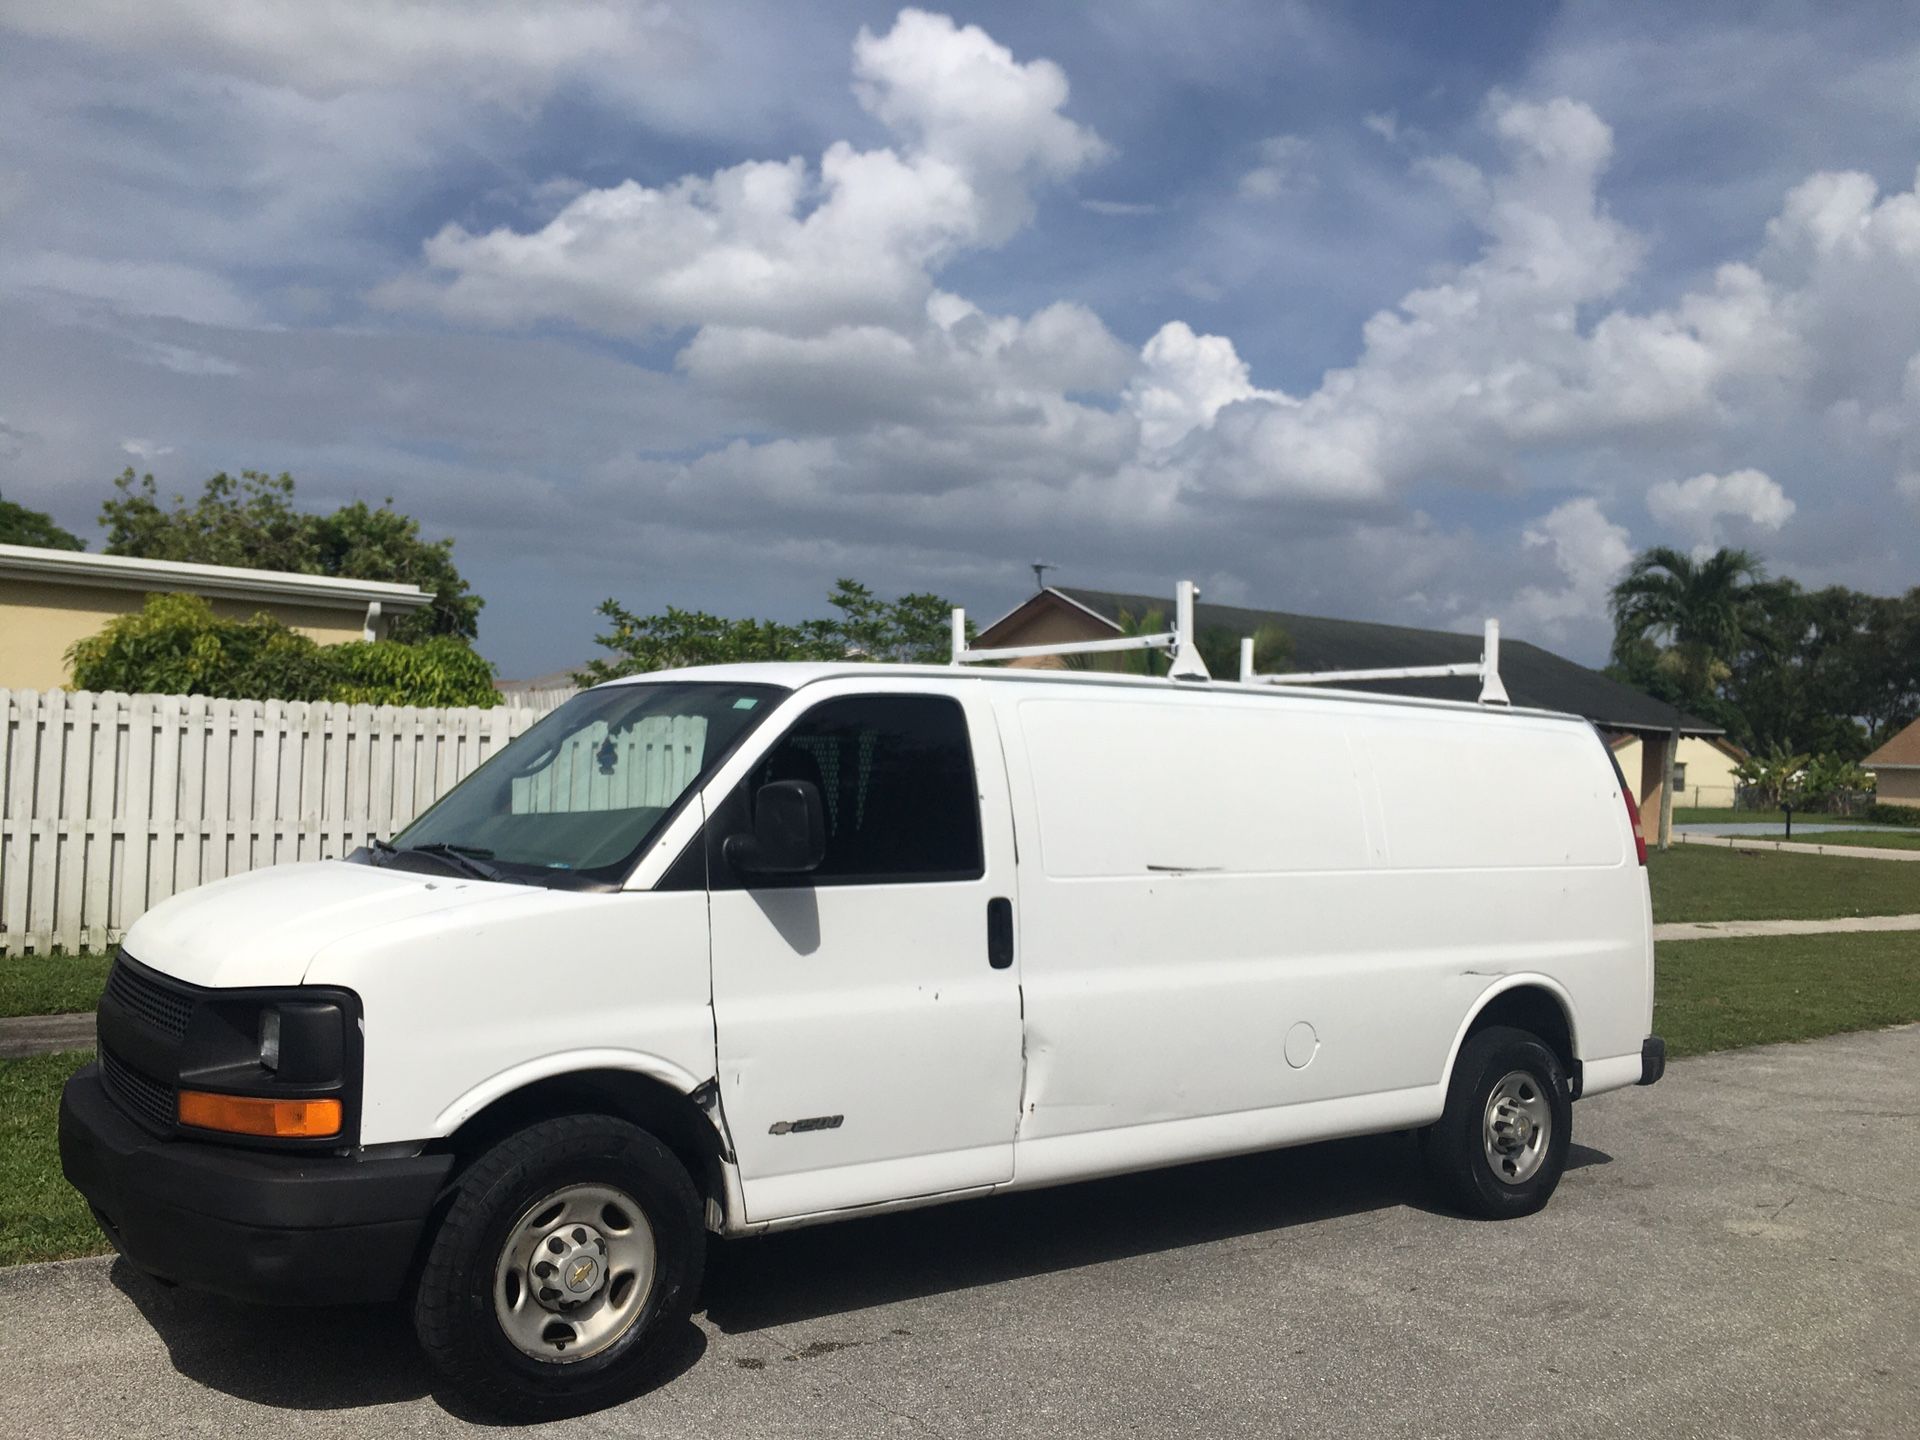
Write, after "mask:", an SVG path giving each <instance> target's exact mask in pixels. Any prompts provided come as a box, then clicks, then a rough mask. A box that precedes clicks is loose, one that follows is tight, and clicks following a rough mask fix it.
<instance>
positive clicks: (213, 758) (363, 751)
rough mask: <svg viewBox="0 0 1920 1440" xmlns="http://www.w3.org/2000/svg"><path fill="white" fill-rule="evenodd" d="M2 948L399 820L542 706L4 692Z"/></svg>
mask: <svg viewBox="0 0 1920 1440" xmlns="http://www.w3.org/2000/svg"><path fill="white" fill-rule="evenodd" d="M0 710H4V714H5V730H4V734H0V955H19V954H25V953H29V952H31V953H36V954H45V953H48V952H50V951H52V950H65V951H68V952H75V951H81V950H99V949H104V948H106V947H108V946H110V945H112V944H114V943H116V942H117V941H118V940H119V938H120V936H121V934H122V933H123V932H124V931H125V930H126V928H127V926H129V925H131V924H132V923H133V922H134V920H136V919H137V918H139V916H140V914H141V913H142V912H143V911H145V910H146V909H147V908H148V907H150V906H152V905H154V904H157V903H158V902H159V901H161V900H164V899H166V898H167V896H169V895H172V894H174V893H175V892H177V891H180V890H188V889H191V888H192V887H194V886H195V885H200V884H204V883H205V882H207V881H209V880H217V879H220V878H221V877H223V876H227V875H237V874H239V873H240V872H242V871H245V870H251V869H254V868H256V867H258V866H262V865H276V864H281V863H284V862H286V861H291V860H318V859H333V858H337V857H339V856H342V855H345V854H346V853H347V852H349V851H350V850H352V849H353V848H354V847H355V846H357V845H362V844H365V843H366V842H367V841H368V840H369V839H371V838H372V837H374V836H376V835H377V836H387V835H391V834H393V833H394V832H395V831H396V830H398V829H400V828H401V827H402V826H404V825H406V824H407V823H408V822H409V821H410V820H412V818H413V817H414V816H415V815H417V814H419V813H420V811H421V810H423V809H425V808H426V807H427V806H428V805H429V804H431V803H432V802H433V801H434V800H436V799H438V798H439V797H440V796H441V795H442V794H444V793H445V792H446V791H447V790H448V789H449V788H451V787H452V785H453V784H454V782H455V781H457V780H459V779H461V778H462V777H463V776H465V775H467V774H469V773H470V772H471V771H473V770H474V769H475V767H477V766H478V765H479V764H480V763H481V762H482V761H483V760H485V759H486V758H487V757H488V756H490V755H492V754H493V753H494V752H495V751H497V750H498V749H499V748H500V747H501V746H503V745H505V744H506V743H507V741H508V740H510V739H512V738H513V737H514V736H515V735H518V734H520V733H521V732H522V731H524V730H526V729H527V727H528V726H530V725H532V724H533V723H534V722H535V721H536V720H538V719H539V718H540V716H541V714H542V713H543V712H542V711H541V710H539V709H537V708H533V707H530V706H528V707H523V706H512V707H508V706H501V707H499V708H497V709H491V710H478V709H460V710H416V709H408V708H403V707H400V706H388V705H380V706H374V705H332V704H312V705H309V704H302V703H288V702H282V701H277V700H268V701H257V700H209V699H206V698H204V697H201V696H180V695H116V694H89V693H87V692H84V691H57V690H55V691H47V692H45V693H36V692H34V691H32V690H14V691H7V690H0Z"/></svg>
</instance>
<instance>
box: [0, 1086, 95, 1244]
mask: <svg viewBox="0 0 1920 1440" xmlns="http://www.w3.org/2000/svg"><path fill="white" fill-rule="evenodd" d="M92 1058H93V1052H92V1051H91V1050H82V1051H71V1052H68V1053H67V1054H64V1055H36V1056H34V1057H33V1058H32V1059H30V1060H0V1265H18V1264H21V1263H22V1262H23V1261H27V1260H65V1259H68V1258H70V1257H72V1256H75V1255H97V1254H99V1253H100V1252H101V1251H103V1250H107V1249H110V1248H111V1247H110V1246H109V1245H108V1244H107V1240H106V1237H105V1236H104V1235H102V1234H101V1233H100V1227H99V1226H98V1225H95V1224H94V1223H93V1216H92V1215H90V1214H89V1213H88V1212H87V1205H86V1202H85V1201H84V1200H82V1199H81V1198H80V1196H79V1195H78V1194H77V1193H76V1192H75V1191H74V1190H73V1188H72V1187H71V1186H69V1185H68V1184H67V1182H66V1180H65V1178H64V1177H63V1176H62V1175H61V1174H60V1152H59V1148H58V1141H57V1138H56V1117H57V1115H58V1111H59V1104H60V1087H61V1086H62V1085H64V1084H66V1083H67V1077H68V1076H69V1075H71V1074H72V1073H73V1072H74V1071H75V1070H78V1069H79V1068H80V1067H81V1066H82V1065H84V1064H86V1063H87V1061H89V1060H91V1059H92Z"/></svg>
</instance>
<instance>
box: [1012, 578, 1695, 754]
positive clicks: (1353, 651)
mask: <svg viewBox="0 0 1920 1440" xmlns="http://www.w3.org/2000/svg"><path fill="white" fill-rule="evenodd" d="M1047 596H1051V597H1053V598H1054V600H1056V601H1064V602H1066V603H1067V604H1069V605H1072V606H1074V607H1077V608H1078V609H1081V610H1084V611H1088V612H1090V613H1091V614H1093V615H1094V616H1096V617H1097V618H1099V619H1100V620H1103V621H1105V622H1106V623H1107V624H1109V625H1113V626H1115V627H1116V628H1117V626H1118V621H1119V616H1120V612H1121V611H1123V610H1124V611H1126V612H1127V613H1128V614H1130V615H1132V616H1135V617H1141V616H1144V615H1146V614H1147V613H1148V612H1150V611H1156V610H1157V611H1159V612H1161V613H1162V614H1170V612H1171V610H1172V608H1173V607H1172V602H1171V600H1170V599H1168V598H1164V597H1155V596H1150V595H1125V594H1120V593H1118V592H1116V591H1111V590H1087V589H1083V588H1081V587H1079V586H1066V585H1055V586H1049V587H1047V589H1046V590H1045V591H1043V592H1041V594H1040V595H1036V596H1035V597H1034V598H1033V600H1029V601H1028V602H1027V603H1026V604H1025V605H1021V606H1019V607H1018V608H1016V609H1015V610H1014V611H1012V612H1011V613H1010V614H1008V615H1007V616H1004V617H1003V618H1002V619H1000V620H997V621H995V622H994V624H993V625H991V626H989V627H987V630H986V631H985V632H984V633H983V635H982V637H981V638H982V642H983V643H991V641H990V639H989V637H991V636H992V634H993V632H994V631H995V630H996V629H998V628H999V627H1000V626H1001V625H1004V624H1005V623H1006V622H1007V621H1008V620H1011V619H1013V618H1014V616H1016V615H1019V614H1021V613H1022V612H1023V611H1025V610H1026V609H1027V606H1028V605H1032V604H1033V603H1034V602H1035V601H1037V600H1041V599H1043V598H1044V597H1047ZM1193 623H1194V629H1195V630H1196V631H1198V632H1200V633H1202V634H1204V633H1205V632H1206V631H1208V630H1212V629H1226V630H1230V631H1232V632H1233V633H1234V634H1235V635H1237V636H1239V635H1252V634H1254V633H1255V632H1256V631H1258V630H1259V629H1260V628H1261V627H1262V626H1267V625H1277V626H1279V627H1280V628H1281V629H1283V630H1285V631H1286V632H1287V634H1288V636H1289V637H1291V639H1292V641H1293V654H1292V656H1291V659H1290V661H1289V665H1290V668H1292V669H1296V670H1373V669H1381V670H1384V669H1399V668H1402V667H1407V666H1415V665H1454V664H1461V663H1471V662H1473V661H1476V660H1478V659H1479V658H1480V643H1481V637H1480V636H1478V635H1456V634H1454V633H1452V632H1451V631H1445V630H1417V629H1414V628H1413V627H1411V626H1406V625H1380V624H1375V623H1374V622H1372V621H1367V620H1333V619H1328V618H1327V617H1325V616H1321V615H1295V614H1292V613H1290V612H1287V611H1283V610H1253V609H1247V608H1244V607H1241V606H1238V605H1214V604H1210V603H1208V602H1206V601H1202V602H1201V603H1200V604H1198V605H1196V606H1195V607H1194V616H1193ZM1500 678H1501V680H1502V681H1503V682H1504V683H1505V684H1506V687H1507V693H1508V694H1509V695H1510V696H1511V697H1512V699H1513V703H1514V704H1515V705H1524V706H1529V707H1531V708H1534V709H1539V710H1558V711H1562V712H1565V713H1567V714H1572V715H1581V716H1585V717H1586V718H1587V719H1589V720H1591V721H1593V722H1594V723H1595V724H1596V725H1600V726H1602V727H1604V728H1606V729H1609V730H1642V731H1663V732H1664V731H1668V730H1679V731H1680V732H1681V733H1682V734H1686V735H1718V734H1721V733H1723V732H1722V731H1721V728H1720V727H1719V726H1717V725H1713V724H1710V723H1708V722H1707V721H1705V720H1702V719H1699V718H1698V717H1697V716H1693V715H1688V714H1686V713H1685V712H1683V711H1680V710H1677V709H1675V708H1674V707H1673V706H1671V705H1669V704H1667V703H1666V702H1665V701H1662V700H1656V699H1654V698H1653V697H1652V696H1651V695H1647V694H1645V693H1643V692H1641V691H1639V690H1636V689H1634V688H1633V687H1632V686H1631V685H1623V684H1621V683H1620V682H1619V681H1617V680H1610V679H1608V678H1607V677H1606V676H1605V675H1602V674H1601V673H1600V672H1599V671H1597V670H1589V669H1588V668H1587V667H1586V666H1584V665H1576V664H1574V663H1573V661H1571V660H1566V659H1562V658H1561V657H1560V656H1558V655H1555V654H1554V653H1553V652H1552V651H1550V650H1542V649H1541V648H1540V647H1539V646H1538V645H1530V644H1528V643H1527V642H1526V641H1525V640H1515V639H1512V638H1509V637H1502V639H1501V642H1500ZM1478 687H1479V682H1478V681H1477V680H1474V679H1472V678H1471V677H1463V678H1457V679H1446V680H1386V681H1367V682H1358V683H1354V684H1347V685H1343V686H1342V687H1341V688H1343V689H1348V690H1369V691H1374V692H1377V693H1380V694H1387V695H1413V696H1419V697H1422V698H1424V699H1431V700H1472V699H1473V698H1474V697H1475V696H1476V695H1477V694H1478V693H1479V689H1478Z"/></svg>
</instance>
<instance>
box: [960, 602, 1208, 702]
mask: <svg viewBox="0 0 1920 1440" xmlns="http://www.w3.org/2000/svg"><path fill="white" fill-rule="evenodd" d="M1199 598H1200V587H1199V586H1197V585H1195V584H1194V583H1193V582H1192V581H1191V580H1182V581H1181V582H1180V583H1179V584H1178V585H1176V586H1174V589H1173V629H1171V630H1166V631H1162V632H1161V633H1159V634H1157V635H1121V636H1117V637H1115V638H1114V639H1112V640H1063V641H1060V642H1058V643H1056V644H1052V645H1000V646H994V647H991V648H989V649H986V650H975V649H971V648H969V647H968V645H967V612H966V611H965V610H963V609H961V608H960V607H959V606H955V607H954V611H953V663H954V664H955V665H977V664H981V663H983V662H986V661H991V660H1025V659H1028V658H1030V657H1036V656H1041V655H1108V654H1112V653H1114V652H1116V651H1124V650H1171V651H1172V652H1173V659H1172V662H1171V664H1170V665H1169V667H1168V669H1167V678H1168V679H1170V680H1211V679H1212V678H1213V676H1212V674H1211V673H1210V672H1209V671H1208V670H1207V662H1206V661H1205V660H1202V659H1201V658H1200V650H1199V647H1198V646H1196V645H1195V644H1194V643H1193V603H1194V601H1196V600H1198V599H1199Z"/></svg>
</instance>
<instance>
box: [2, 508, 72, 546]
mask: <svg viewBox="0 0 1920 1440" xmlns="http://www.w3.org/2000/svg"><path fill="white" fill-rule="evenodd" d="M0 545H37V546H39V547H40V548H41V549H43V550H84V549H86V548H87V547H86V546H85V545H83V544H81V543H80V537H79V536H78V535H75V534H74V533H73V532H72V531H70V530H63V529H61V528H60V527H59V526H58V525H56V524H55V523H54V520H53V517H52V516H51V515H49V514H47V512H46V511H44V510H29V509H28V508H27V507H26V506H24V505H19V504H16V503H15V502H13V501H12V500H9V499H7V498H6V497H5V496H3V495H0Z"/></svg>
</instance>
